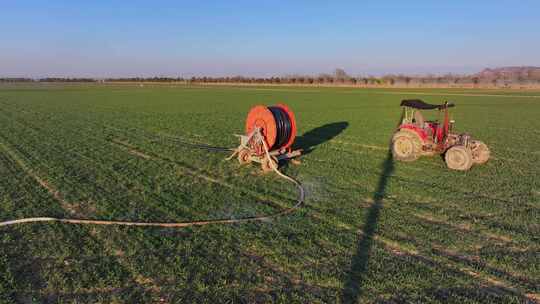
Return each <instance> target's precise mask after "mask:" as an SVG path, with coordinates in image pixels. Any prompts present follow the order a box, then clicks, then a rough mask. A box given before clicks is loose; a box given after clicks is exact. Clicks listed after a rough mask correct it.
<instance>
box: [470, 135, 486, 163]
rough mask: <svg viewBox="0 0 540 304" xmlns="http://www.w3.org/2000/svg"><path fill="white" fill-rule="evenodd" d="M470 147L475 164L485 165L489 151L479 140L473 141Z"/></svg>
mask: <svg viewBox="0 0 540 304" xmlns="http://www.w3.org/2000/svg"><path fill="white" fill-rule="evenodd" d="M471 147H472V148H471V150H472V157H473V161H474V163H475V164H477V165H481V164H485V163H486V162H487V161H488V160H489V156H490V151H489V148H488V146H487V145H486V144H485V143H483V142H481V141H479V140H474V141H473V142H472V144H471Z"/></svg>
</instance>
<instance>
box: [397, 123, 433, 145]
mask: <svg viewBox="0 0 540 304" xmlns="http://www.w3.org/2000/svg"><path fill="white" fill-rule="evenodd" d="M403 129H406V130H410V131H412V132H414V133H416V134H418V136H419V137H420V139H421V140H422V142H426V141H427V139H428V134H427V133H426V131H424V130H423V129H422V128H419V127H418V126H416V125H413V124H406V125H401V126H400V127H399V130H403Z"/></svg>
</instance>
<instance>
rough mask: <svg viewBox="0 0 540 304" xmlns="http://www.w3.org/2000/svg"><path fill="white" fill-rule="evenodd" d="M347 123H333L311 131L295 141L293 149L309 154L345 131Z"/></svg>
mask: <svg viewBox="0 0 540 304" xmlns="http://www.w3.org/2000/svg"><path fill="white" fill-rule="evenodd" d="M348 126H349V123H348V122H346V121H340V122H333V123H328V124H325V125H322V126H320V127H317V128H315V129H311V130H309V131H307V132H306V133H304V134H302V136H299V137H297V138H296V140H295V144H294V147H295V149H302V150H303V151H302V154H304V155H305V154H309V153H311V152H312V151H313V150H315V147H316V146H318V145H320V144H322V143H324V142H327V141H329V140H331V139H332V138H334V137H336V136H338V135H339V133H341V132H343V130H345V129H347V127H348Z"/></svg>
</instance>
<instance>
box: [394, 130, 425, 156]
mask: <svg viewBox="0 0 540 304" xmlns="http://www.w3.org/2000/svg"><path fill="white" fill-rule="evenodd" d="M421 152H422V141H421V139H420V137H419V136H418V134H416V133H414V132H412V131H408V130H400V131H398V132H396V134H394V136H393V137H392V156H393V158H394V159H396V160H400V161H406V162H410V161H415V160H417V159H418V158H419V157H420V154H421Z"/></svg>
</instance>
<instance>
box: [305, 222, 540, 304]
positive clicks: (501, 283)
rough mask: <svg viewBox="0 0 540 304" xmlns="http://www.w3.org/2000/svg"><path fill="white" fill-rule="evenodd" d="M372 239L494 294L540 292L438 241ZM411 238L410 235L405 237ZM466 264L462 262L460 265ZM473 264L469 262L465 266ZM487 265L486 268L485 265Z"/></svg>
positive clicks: (533, 297)
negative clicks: (420, 242)
mask: <svg viewBox="0 0 540 304" xmlns="http://www.w3.org/2000/svg"><path fill="white" fill-rule="evenodd" d="M306 215H308V216H312V214H310V213H307V214H306ZM313 218H314V219H316V220H317V221H321V222H324V223H327V224H330V225H332V226H337V227H339V228H340V229H344V230H346V231H354V232H355V234H358V235H359V236H360V237H362V236H365V232H364V231H363V230H361V229H357V228H355V227H353V226H352V225H349V224H346V223H342V222H339V221H337V222H329V221H328V220H325V219H324V218H323V217H319V216H317V217H313ZM372 238H373V240H374V241H375V242H377V243H378V244H379V245H381V246H382V247H383V248H384V249H385V250H386V251H387V252H388V253H390V254H392V255H393V256H395V257H397V258H412V259H413V260H415V261H417V262H420V263H422V264H424V265H426V266H428V267H430V268H431V267H436V268H440V269H442V270H443V271H445V272H451V273H456V274H460V275H464V276H467V277H469V278H471V279H473V280H480V281H481V282H482V283H481V284H482V286H483V287H486V288H488V289H489V290H491V291H492V292H493V293H494V294H496V295H500V294H510V295H515V296H519V297H521V298H523V299H526V300H528V301H533V303H537V301H540V295H539V294H536V293H529V292H527V291H526V290H524V289H523V288H522V287H520V284H518V286H516V285H513V284H512V283H510V282H509V281H508V280H507V279H509V280H511V281H515V282H519V283H525V284H526V285H528V288H529V289H531V288H534V287H535V285H534V282H531V280H530V279H528V278H527V277H525V276H523V275H521V274H519V273H506V272H505V271H502V270H500V269H498V268H496V267H493V266H490V265H489V264H487V263H485V262H482V261H475V260H474V259H473V258H471V257H469V256H467V255H464V254H460V253H458V252H455V251H451V250H449V249H446V248H445V247H443V246H440V245H434V246H430V247H429V248H428V249H426V246H425V245H423V244H417V243H416V244H412V245H411V244H406V245H405V244H403V243H401V242H400V241H398V240H394V239H391V238H388V237H384V236H382V235H380V234H375V235H373V236H372ZM408 239H410V238H408ZM430 254H435V255H436V258H433V257H430V256H429V255H430ZM462 264H465V265H462ZM468 265H472V266H468ZM475 267H479V268H482V269H484V270H485V271H490V272H494V273H496V274H497V275H495V276H494V275H491V274H486V273H483V272H478V271H477V270H475ZM488 268H489V269H488ZM498 275H501V276H503V277H506V279H504V278H499V277H498Z"/></svg>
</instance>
